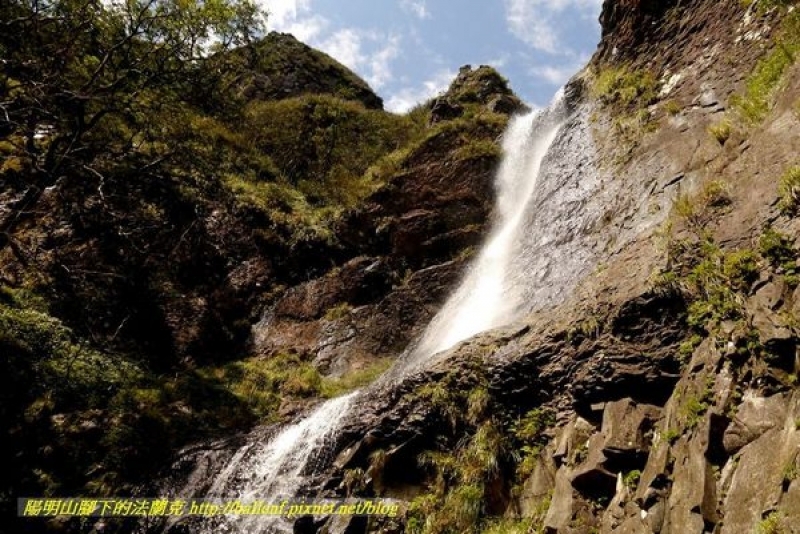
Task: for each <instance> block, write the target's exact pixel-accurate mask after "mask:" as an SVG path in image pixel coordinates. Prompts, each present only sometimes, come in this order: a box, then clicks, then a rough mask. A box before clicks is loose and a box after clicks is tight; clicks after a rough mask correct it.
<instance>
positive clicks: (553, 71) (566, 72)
mask: <svg viewBox="0 0 800 534" xmlns="http://www.w3.org/2000/svg"><path fill="white" fill-rule="evenodd" d="M578 68H579V67H578V66H576V65H573V64H569V65H562V66H558V67H555V66H553V65H544V66H540V67H533V68H532V69H531V74H533V75H534V76H536V77H539V78H543V79H544V80H546V81H547V82H549V83H551V84H553V85H559V86H560V85H564V83H565V82H566V81H567V80H569V78H570V76H572V75H573V74H575V72H577V70H578Z"/></svg>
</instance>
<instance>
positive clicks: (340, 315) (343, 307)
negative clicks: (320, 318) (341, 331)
mask: <svg viewBox="0 0 800 534" xmlns="http://www.w3.org/2000/svg"><path fill="white" fill-rule="evenodd" d="M352 311H353V306H352V305H351V304H350V303H348V302H342V303H339V304H337V305H336V306H333V307H332V308H328V310H327V311H326V312H325V319H327V320H328V321H336V320H338V319H344V318H345V317H347V316H349V315H350V313H351V312H352Z"/></svg>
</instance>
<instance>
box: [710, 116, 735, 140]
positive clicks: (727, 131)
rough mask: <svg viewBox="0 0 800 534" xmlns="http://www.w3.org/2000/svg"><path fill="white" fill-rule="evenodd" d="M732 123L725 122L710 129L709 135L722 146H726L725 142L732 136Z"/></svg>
mask: <svg viewBox="0 0 800 534" xmlns="http://www.w3.org/2000/svg"><path fill="white" fill-rule="evenodd" d="M731 130H732V128H731V123H730V122H729V121H727V120H723V121H721V122H718V123H716V124H713V125H711V126H709V127H708V133H710V134H711V136H712V137H713V138H714V139H716V140H717V142H718V143H719V144H720V145H724V144H725V141H727V140H728V138H730V136H731Z"/></svg>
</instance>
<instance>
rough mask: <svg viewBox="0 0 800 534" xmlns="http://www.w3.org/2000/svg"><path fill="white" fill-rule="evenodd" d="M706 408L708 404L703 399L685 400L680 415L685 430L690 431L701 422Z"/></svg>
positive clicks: (690, 398)
mask: <svg viewBox="0 0 800 534" xmlns="http://www.w3.org/2000/svg"><path fill="white" fill-rule="evenodd" d="M708 407H709V404H708V402H707V401H706V400H705V398H703V399H698V398H697V397H689V398H688V399H686V401H685V403H684V404H683V408H682V414H683V417H684V423H685V425H686V428H687V429H692V428H694V427H696V426H697V424H698V423H699V422H700V421H702V419H703V414H705V413H706V411H707V410H708Z"/></svg>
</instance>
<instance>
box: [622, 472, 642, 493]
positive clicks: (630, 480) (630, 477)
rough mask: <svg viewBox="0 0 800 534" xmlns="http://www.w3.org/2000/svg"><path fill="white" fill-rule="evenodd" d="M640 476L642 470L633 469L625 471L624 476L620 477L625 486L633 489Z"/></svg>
mask: <svg viewBox="0 0 800 534" xmlns="http://www.w3.org/2000/svg"><path fill="white" fill-rule="evenodd" d="M640 478H642V472H641V471H639V470H638V469H634V470H633V471H628V472H627V473H625V476H623V477H622V483H623V484H625V487H627V488H630V489H633V488H635V487H636V486H637V485H638V484H639V479H640Z"/></svg>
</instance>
